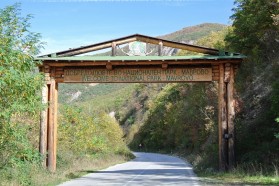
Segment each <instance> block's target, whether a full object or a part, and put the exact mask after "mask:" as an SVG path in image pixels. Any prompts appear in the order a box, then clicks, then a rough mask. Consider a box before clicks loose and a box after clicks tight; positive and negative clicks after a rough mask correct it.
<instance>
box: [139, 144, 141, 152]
mask: <svg viewBox="0 0 279 186" xmlns="http://www.w3.org/2000/svg"><path fill="white" fill-rule="evenodd" d="M139 151H142V144H141V143H140V144H139Z"/></svg>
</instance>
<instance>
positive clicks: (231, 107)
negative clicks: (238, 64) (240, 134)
mask: <svg viewBox="0 0 279 186" xmlns="http://www.w3.org/2000/svg"><path fill="white" fill-rule="evenodd" d="M227 91H228V93H227V94H228V134H229V139H228V164H229V165H228V166H229V167H228V169H229V170H232V169H233V168H234V167H235V154H234V150H235V147H234V141H235V131H234V118H235V100H234V66H233V65H231V68H230V80H229V82H228V87H227Z"/></svg>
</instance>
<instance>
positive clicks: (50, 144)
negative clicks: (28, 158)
mask: <svg viewBox="0 0 279 186" xmlns="http://www.w3.org/2000/svg"><path fill="white" fill-rule="evenodd" d="M49 89H50V94H49V102H50V103H49V115H48V116H49V117H48V139H47V149H48V154H47V167H48V169H49V170H50V171H51V172H55V170H56V140H57V96H58V84H57V83H56V81H55V79H54V78H51V80H50V88H49Z"/></svg>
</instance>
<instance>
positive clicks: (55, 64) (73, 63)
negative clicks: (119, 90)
mask: <svg viewBox="0 0 279 186" xmlns="http://www.w3.org/2000/svg"><path fill="white" fill-rule="evenodd" d="M240 62H241V59H228V60H176V61H175V60H164V61H162V60H156V61H132V60H131V61H128V60H126V61H115V60H114V61H110V63H111V64H112V65H113V66H118V65H119V66H124V65H131V66H132V65H161V64H162V63H168V64H169V65H200V64H212V65H219V64H220V63H236V64H237V63H240ZM44 64H45V65H49V66H52V67H69V66H103V65H104V66H105V65H106V64H107V61H82V62H81V61H67V60H60V61H59V62H57V61H53V60H45V61H44Z"/></svg>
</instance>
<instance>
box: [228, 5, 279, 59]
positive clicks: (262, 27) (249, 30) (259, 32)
mask: <svg viewBox="0 0 279 186" xmlns="http://www.w3.org/2000/svg"><path fill="white" fill-rule="evenodd" d="M235 5H236V8H234V9H233V11H234V14H233V15H232V16H231V19H232V20H233V24H232V26H233V28H234V29H233V30H232V31H231V32H229V34H228V35H227V37H226V41H227V42H228V43H229V45H230V46H231V47H232V49H233V50H237V51H238V52H241V53H243V54H246V55H250V56H253V57H254V60H255V58H261V57H269V56H270V57H272V56H273V55H276V54H277V53H278V45H279V44H278V39H279V34H278V31H279V28H278V18H279V17H278V14H279V2H278V1H277V0H236V1H235ZM276 47H277V50H276Z"/></svg>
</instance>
